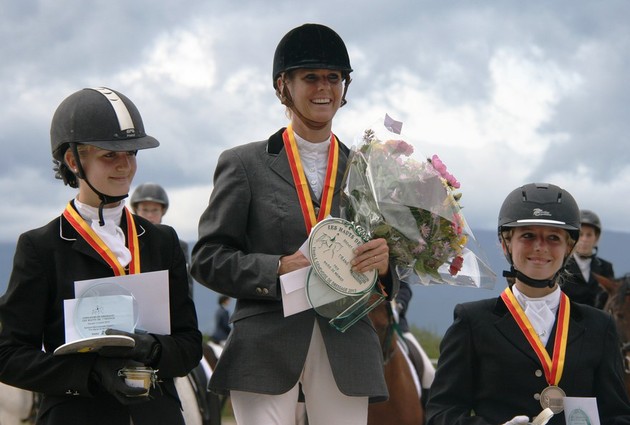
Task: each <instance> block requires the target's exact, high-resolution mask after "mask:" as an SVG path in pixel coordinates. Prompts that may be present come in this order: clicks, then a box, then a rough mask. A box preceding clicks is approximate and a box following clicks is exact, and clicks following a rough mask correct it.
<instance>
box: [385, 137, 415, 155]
mask: <svg viewBox="0 0 630 425" xmlns="http://www.w3.org/2000/svg"><path fill="white" fill-rule="evenodd" d="M385 145H386V146H387V148H388V149H389V151H390V153H391V154H392V155H405V156H409V155H411V154H412V153H413V146H411V145H410V144H409V143H407V142H405V141H404V140H388V141H387V142H385Z"/></svg>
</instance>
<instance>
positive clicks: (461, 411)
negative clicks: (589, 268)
mask: <svg viewBox="0 0 630 425" xmlns="http://www.w3.org/2000/svg"><path fill="white" fill-rule="evenodd" d="M497 229H498V236H499V241H500V243H501V246H502V249H503V253H504V255H505V257H506V259H507V261H508V263H509V264H510V266H511V267H510V270H509V271H506V272H504V276H506V277H510V278H512V279H514V280H513V282H514V283H513V284H511V285H509V286H508V287H507V288H505V290H504V291H503V293H502V294H501V296H500V297H499V298H493V299H487V300H481V301H474V302H468V303H463V304H458V305H457V306H456V307H455V311H454V321H453V324H452V325H451V326H450V327H449V329H448V330H447V331H446V334H445V335H444V338H443V339H442V342H441V344H440V357H439V360H438V366H437V371H436V373H435V379H434V381H433V385H432V386H431V392H430V394H429V402H428V403H427V425H467V424H469V425H499V424H503V425H527V424H529V423H531V422H530V421H531V419H532V418H534V417H536V416H537V415H539V413H541V412H542V411H543V410H544V409H546V408H550V409H552V410H553V411H554V412H555V415H554V416H553V417H552V418H551V419H550V421H549V422H548V423H549V424H550V425H565V424H566V423H570V422H565V415H564V413H563V411H562V410H563V403H564V399H563V397H564V396H567V397H582V398H591V399H594V400H595V401H596V403H597V408H598V411H599V417H600V419H601V424H602V425H628V424H630V401H629V400H628V395H627V393H626V390H625V386H624V382H623V368H622V359H621V351H620V350H619V337H618V335H617V329H616V326H615V322H614V320H613V318H612V317H611V316H610V315H609V314H606V313H604V312H602V311H601V310H598V309H596V308H593V307H591V306H587V305H584V304H579V303H575V302H573V301H571V300H570V299H569V298H568V297H567V296H566V294H564V293H563V291H562V290H561V289H560V287H559V286H558V280H559V278H560V275H561V274H562V273H563V272H564V266H565V264H566V261H567V260H568V258H569V257H570V255H571V252H572V251H573V249H574V247H575V244H576V242H577V240H578V237H579V234H580V211H579V209H578V206H577V203H576V202H575V199H574V198H573V196H571V194H570V193H569V192H567V191H566V190H564V189H562V188H560V187H558V186H555V185H552V184H545V183H538V184H527V185H524V186H522V187H519V188H516V189H515V190H513V191H512V192H510V194H508V196H507V197H506V198H505V200H504V201H503V205H502V206H501V209H500V212H499V219H498V226H497ZM575 423H577V422H575ZM582 423H588V422H586V421H584V422H582Z"/></svg>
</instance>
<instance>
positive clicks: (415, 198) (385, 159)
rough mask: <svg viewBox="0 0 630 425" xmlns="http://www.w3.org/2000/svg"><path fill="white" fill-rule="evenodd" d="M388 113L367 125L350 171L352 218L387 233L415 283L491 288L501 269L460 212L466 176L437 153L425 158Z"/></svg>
mask: <svg viewBox="0 0 630 425" xmlns="http://www.w3.org/2000/svg"><path fill="white" fill-rule="evenodd" d="M395 124H398V127H401V126H402V123H397V122H396V121H393V120H391V118H389V117H388V116H386V119H385V123H384V127H382V128H377V129H374V128H368V129H367V130H365V131H364V133H363V135H362V137H361V140H360V142H359V144H358V146H355V147H354V148H353V153H352V156H351V159H350V163H349V166H348V169H347V172H346V173H347V174H346V185H345V189H344V195H345V196H344V205H343V207H344V210H345V217H346V219H348V220H350V221H352V222H354V223H355V224H358V225H359V226H361V227H362V228H363V229H365V230H366V231H368V232H369V234H370V236H371V237H372V238H384V239H386V240H387V243H388V245H389V250H390V261H391V264H392V265H394V266H395V267H396V271H397V273H398V276H399V278H400V279H401V280H405V281H406V282H408V283H420V284H423V285H428V284H431V283H448V284H452V285H460V286H475V287H486V288H488V287H489V288H491V287H493V286H494V281H495V279H496V275H495V274H494V273H493V272H492V270H491V269H490V267H488V265H487V264H488V262H487V260H486V259H485V256H484V255H483V252H482V251H481V248H480V247H479V245H478V244H477V242H476V240H475V238H474V236H473V234H472V231H471V230H470V228H469V227H468V224H467V223H466V220H465V219H464V216H463V214H462V212H461V205H460V203H459V200H460V198H461V193H459V192H457V189H459V188H460V183H459V182H458V181H457V179H456V178H455V177H453V175H452V174H450V173H449V172H448V171H447V168H446V166H445V165H444V163H443V162H442V161H441V160H440V158H439V157H438V156H437V155H433V156H432V157H431V158H426V159H424V160H418V159H416V157H417V152H416V155H412V154H414V151H415V149H414V147H413V146H412V145H411V144H409V143H407V142H405V141H404V140H402V139H401V137H400V134H399V133H400V131H399V130H398V131H396V125H395Z"/></svg>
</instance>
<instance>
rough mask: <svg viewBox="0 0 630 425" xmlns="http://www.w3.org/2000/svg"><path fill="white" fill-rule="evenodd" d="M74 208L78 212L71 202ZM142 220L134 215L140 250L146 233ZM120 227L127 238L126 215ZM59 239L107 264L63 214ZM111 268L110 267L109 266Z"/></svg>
mask: <svg viewBox="0 0 630 425" xmlns="http://www.w3.org/2000/svg"><path fill="white" fill-rule="evenodd" d="M71 205H72V208H74V209H75V210H76V207H75V206H74V200H73V201H71ZM141 220H142V219H141V218H140V217H137V216H135V215H134V221H135V223H136V230H137V231H138V239H139V243H140V249H142V241H141V240H140V237H141V236H142V235H144V234H145V233H146V230H145V228H144V227H143V226H142V225H141V224H140V223H139V221H141ZM120 227H121V229H122V231H123V233H124V234H125V237H127V217H126V214H123V215H122V218H121V221H120ZM59 237H60V238H61V239H63V240H65V241H69V242H73V244H72V248H73V249H75V250H77V251H79V252H81V253H83V254H85V255H88V256H90V257H92V258H94V259H96V260H98V261H100V262H101V263H103V264H107V262H106V261H105V260H104V259H103V258H102V257H101V256H100V255H99V254H98V253H97V252H96V251H94V249H93V248H92V247H91V246H90V244H89V243H88V242H87V241H86V240H85V239H83V238H82V237H81V235H80V234H79V232H77V231H76V230H75V229H74V227H72V224H70V222H69V221H68V220H67V219H66V218H65V217H64V216H63V214H62V215H61V216H60V217H59ZM108 267H109V266H108Z"/></svg>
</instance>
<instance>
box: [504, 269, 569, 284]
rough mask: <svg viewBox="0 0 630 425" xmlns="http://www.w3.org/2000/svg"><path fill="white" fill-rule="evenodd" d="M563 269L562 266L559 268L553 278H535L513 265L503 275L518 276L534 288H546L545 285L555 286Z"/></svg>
mask: <svg viewBox="0 0 630 425" xmlns="http://www.w3.org/2000/svg"><path fill="white" fill-rule="evenodd" d="M561 271H562V268H560V270H558V271H557V272H556V273H555V274H554V275H553V277H552V278H551V279H533V278H531V277H529V276H527V275H526V274H523V273H521V272H520V271H518V270H516V269H515V268H514V266H513V265H512V266H510V270H509V271H508V270H503V277H513V278H516V279H518V280H520V281H521V282H523V283H524V284H526V285H529V286H531V287H534V288H545V287H549V288H553V286H554V285H555V284H556V278H557V277H558V275H559V274H560V272H561Z"/></svg>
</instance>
